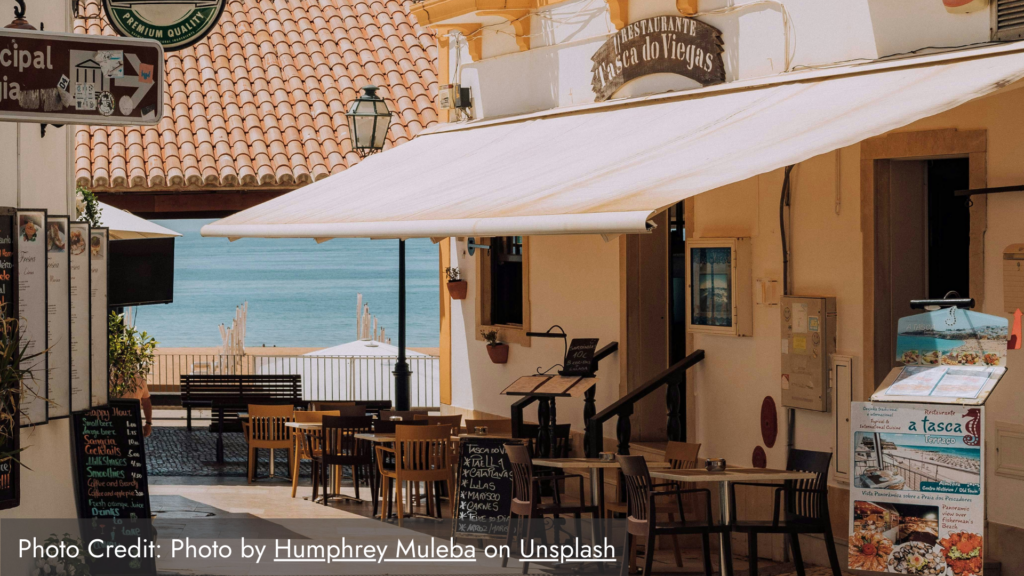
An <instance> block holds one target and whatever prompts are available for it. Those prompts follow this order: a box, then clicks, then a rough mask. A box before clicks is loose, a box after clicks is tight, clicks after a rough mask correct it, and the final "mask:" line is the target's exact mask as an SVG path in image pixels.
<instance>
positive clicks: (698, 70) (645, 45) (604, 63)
mask: <svg viewBox="0 0 1024 576" xmlns="http://www.w3.org/2000/svg"><path fill="white" fill-rule="evenodd" d="M723 51H724V48H723V47H722V33H721V31H719V30H718V29H717V28H715V27H713V26H710V25H708V24H705V23H704V22H701V21H699V20H694V19H693V18H684V17H682V16H658V17H655V18H648V19H646V20H640V21H638V22H633V23H632V24H629V25H627V26H624V27H623V28H622V30H619V31H618V32H617V33H616V34H615V35H614V36H612V37H611V38H609V39H608V41H607V42H605V43H604V45H602V46H601V47H600V48H599V49H598V50H597V52H596V53H594V56H593V57H592V58H591V60H593V61H594V67H593V73H594V77H593V80H592V84H593V87H594V94H595V95H596V100H597V101H598V102H601V101H604V100H607V99H609V98H611V97H612V94H614V93H615V91H616V90H618V89H619V88H621V87H622V86H623V85H625V84H626V83H627V82H629V81H630V80H635V79H637V78H640V77H642V76H647V75H650V74H659V73H665V74H678V75H680V76H685V77H687V78H690V79H691V80H694V81H696V82H699V83H700V84H701V85H702V86H709V85H711V84H720V83H722V82H725V64H724V63H723V61H722V52H723Z"/></svg>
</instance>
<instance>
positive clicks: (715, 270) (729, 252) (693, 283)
mask: <svg viewBox="0 0 1024 576" xmlns="http://www.w3.org/2000/svg"><path fill="white" fill-rule="evenodd" d="M751 254H752V252H751V247H750V238H694V239H690V240H687V241H686V290H687V292H688V295H687V297H686V300H687V302H689V306H687V308H686V330H687V331H688V332H692V333H702V334H721V335H724V336H753V335H754V315H753V311H752V310H751V308H752V307H753V304H752V302H753V298H752V294H751V292H752V288H753V279H752V278H751V266H750V264H751Z"/></svg>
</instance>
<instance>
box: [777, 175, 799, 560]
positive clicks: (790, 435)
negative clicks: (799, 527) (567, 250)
mask: <svg viewBox="0 0 1024 576" xmlns="http://www.w3.org/2000/svg"><path fill="white" fill-rule="evenodd" d="M793 166H794V165H792V164H791V165H789V166H786V173H785V176H784V177H783V179H782V194H781V195H780V198H779V236H780V237H781V239H782V295H783V296H789V294H790V290H789V243H788V242H787V239H786V210H787V209H788V208H789V196H790V174H791V173H792V172H793ZM795 443H796V409H794V408H786V462H787V463H788V462H789V455H790V453H792V451H793V448H794V444H795ZM785 537H786V539H787V541H786V545H785V546H783V547H782V561H783V562H789V561H790V557H789V550H790V543H789V541H788V539H789V538H793V537H794V536H791V535H789V534H786V536H785Z"/></svg>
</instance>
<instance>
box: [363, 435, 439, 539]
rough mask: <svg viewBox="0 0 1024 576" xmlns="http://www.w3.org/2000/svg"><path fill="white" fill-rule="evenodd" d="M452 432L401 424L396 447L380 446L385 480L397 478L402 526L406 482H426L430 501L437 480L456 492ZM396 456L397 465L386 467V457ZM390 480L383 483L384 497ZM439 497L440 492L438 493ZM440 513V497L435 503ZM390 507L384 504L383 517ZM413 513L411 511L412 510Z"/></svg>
mask: <svg viewBox="0 0 1024 576" xmlns="http://www.w3.org/2000/svg"><path fill="white" fill-rule="evenodd" d="M451 444H452V435H451V430H450V429H449V427H447V426H398V427H397V428H396V429H395V447H394V448H387V447H384V446H377V447H376V450H377V466H378V469H379V471H380V475H381V477H382V479H392V480H394V481H395V501H396V502H397V504H398V525H399V526H401V525H402V519H403V518H404V516H405V510H404V508H403V505H402V484H403V483H404V482H426V483H427V491H428V494H427V502H428V503H430V500H431V499H430V494H429V492H430V489H431V486H432V485H433V483H434V482H444V483H445V484H446V486H447V487H448V493H449V494H451V493H452V485H453V482H454V479H453V478H452V474H453V471H454V468H455V466H454V465H455V463H454V462H453V461H452V449H451ZM386 455H390V456H391V457H392V458H394V462H395V467H394V469H392V470H388V469H387V468H385V467H384V465H383V464H384V461H385V456H386ZM385 485H386V482H381V499H382V500H383V501H384V502H387V496H386V495H385V494H384V486H385ZM438 496H439V495H438ZM435 506H437V511H438V513H440V508H441V501H440V498H438V499H437V501H436V502H435ZM386 508H387V507H386V506H381V514H380V519H381V520H382V521H384V520H386V519H387V516H386V512H385V510H386ZM410 512H411V510H410Z"/></svg>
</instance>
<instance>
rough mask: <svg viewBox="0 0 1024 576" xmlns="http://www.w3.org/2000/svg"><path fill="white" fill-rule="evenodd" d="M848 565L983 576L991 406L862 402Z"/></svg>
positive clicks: (857, 406) (854, 433)
mask: <svg viewBox="0 0 1024 576" xmlns="http://www.w3.org/2000/svg"><path fill="white" fill-rule="evenodd" d="M851 414H852V415H851V419H850V422H851V427H852V428H851V434H850V437H851V441H852V443H853V446H852V449H851V450H850V453H851V454H852V459H853V461H852V463H851V466H850V469H851V470H852V471H853V473H852V477H851V479H850V508H851V511H850V534H851V536H850V561H849V568H850V569H853V570H865V571H869V572H890V573H895V574H933V575H941V576H981V574H982V566H983V563H984V534H985V491H984V486H985V483H984V478H985V451H984V443H983V441H982V440H983V439H982V433H983V430H984V407H982V406H958V405H935V404H903V403H882V402H855V403H853V406H852V412H851Z"/></svg>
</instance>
